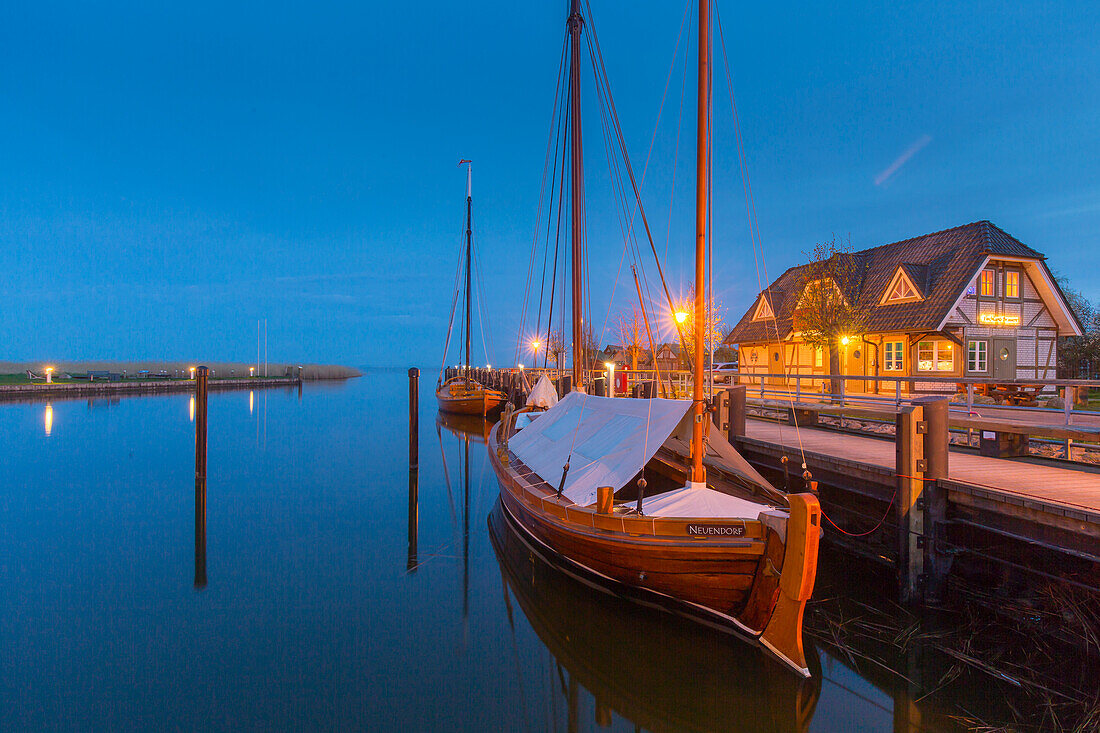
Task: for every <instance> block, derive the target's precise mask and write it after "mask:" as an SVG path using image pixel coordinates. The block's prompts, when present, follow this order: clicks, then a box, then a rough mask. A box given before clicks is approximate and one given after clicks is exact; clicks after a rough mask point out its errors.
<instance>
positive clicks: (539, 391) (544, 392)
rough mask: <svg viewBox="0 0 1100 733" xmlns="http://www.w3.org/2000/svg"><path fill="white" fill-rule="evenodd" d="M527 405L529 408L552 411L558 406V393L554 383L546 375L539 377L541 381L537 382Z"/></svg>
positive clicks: (528, 396)
mask: <svg viewBox="0 0 1100 733" xmlns="http://www.w3.org/2000/svg"><path fill="white" fill-rule="evenodd" d="M526 404H527V406H528V407H542V408H544V409H550V408H551V407H553V406H554V405H556V404H558V392H557V390H555V389H554V383H553V382H551V381H550V377H548V376H546V375H545V374H543V375H542V376H541V377H539V381H537V382H535V386H534V388H533V389H532V390H531V394H529V395H527V402H526Z"/></svg>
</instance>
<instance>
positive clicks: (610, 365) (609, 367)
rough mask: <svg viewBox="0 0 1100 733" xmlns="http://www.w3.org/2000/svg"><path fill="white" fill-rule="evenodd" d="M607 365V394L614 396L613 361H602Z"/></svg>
mask: <svg viewBox="0 0 1100 733" xmlns="http://www.w3.org/2000/svg"><path fill="white" fill-rule="evenodd" d="M603 365H604V366H605V367H607V396H608V397H614V396H615V362H613V361H605V362H604V363H603Z"/></svg>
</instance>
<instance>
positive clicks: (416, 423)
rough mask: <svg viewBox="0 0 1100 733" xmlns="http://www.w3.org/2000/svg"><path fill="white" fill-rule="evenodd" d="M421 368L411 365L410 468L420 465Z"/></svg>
mask: <svg viewBox="0 0 1100 733" xmlns="http://www.w3.org/2000/svg"><path fill="white" fill-rule="evenodd" d="M419 418H420V370H419V369H417V368H416V367H409V468H414V467H418V466H419V465H420V439H419V436H420V419H419Z"/></svg>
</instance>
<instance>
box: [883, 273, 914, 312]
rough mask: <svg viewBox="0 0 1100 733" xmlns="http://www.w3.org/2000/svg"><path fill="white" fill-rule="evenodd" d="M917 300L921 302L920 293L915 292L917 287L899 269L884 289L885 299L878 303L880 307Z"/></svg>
mask: <svg viewBox="0 0 1100 733" xmlns="http://www.w3.org/2000/svg"><path fill="white" fill-rule="evenodd" d="M918 300H922V297H921V294H920V291H918V290H917V286H916V285H914V284H913V281H912V280H910V279H909V276H908V275H906V274H905V270H903V269H901V268H900V267H899V268H898V270H897V272H896V273H894V278H893V279H892V280H891V281H890V286H889V287H888V288H886V294H885V297H883V299H882V301H880V305H882V304H885V303H913V302H916V301H918Z"/></svg>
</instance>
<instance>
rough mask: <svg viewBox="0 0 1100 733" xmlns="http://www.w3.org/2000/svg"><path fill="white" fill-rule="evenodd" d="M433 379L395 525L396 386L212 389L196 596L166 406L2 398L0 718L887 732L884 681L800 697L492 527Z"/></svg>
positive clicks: (184, 401)
mask: <svg viewBox="0 0 1100 733" xmlns="http://www.w3.org/2000/svg"><path fill="white" fill-rule="evenodd" d="M432 381H434V380H432V379H430V378H426V379H425V382H427V383H426V384H425V385H424V389H423V395H422V410H421V418H420V425H421V428H420V470H419V475H418V484H419V486H418V490H419V496H418V499H419V501H418V512H417V513H416V514H414V515H413V516H411V517H410V512H409V484H410V474H409V469H408V463H407V446H408V434H407V432H406V431H407V421H406V414H407V413H406V411H407V404H406V400H407V381H406V376H405V373H404V372H403V371H399V372H378V373H370V374H368V376H367V378H364V379H359V380H355V381H352V382H350V383H347V384H346V385H332V386H316V385H309V384H307V385H306V387H305V391H304V394H303V395H302V396H301V397H299V395H298V393H297V392H296V391H294V390H267V391H257V392H255V393H254V395H252V396H250V394H249V393H248V392H230V393H212V394H211V396H210V402H209V423H210V430H209V479H208V486H207V504H206V519H207V526H206V542H205V556H206V576H207V579H206V585H205V586H204V587H201V588H196V582H195V581H196V577H195V573H196V552H197V550H198V551H201V549H202V548H201V546H200V547H199V548H196V536H195V491H194V424H193V422H191V419H190V417H189V398H188V396H187V395H179V396H164V397H143V398H126V399H121V400H115V401H96V402H89V401H87V400H74V401H54V402H53V403H52V404H49V405H48V406H47V404H46V403H34V404H14V405H13V404H0V440H2V441H3V446H2V452H0V455H2V458H0V461H2V463H0V476H2V477H3V483H4V486H3V490H2V492H0V518H2V520H3V527H2V529H0V588H2V591H0V711H2V718H0V720H2V722H0V727H4V728H8V729H66V730H81V729H99V730H102V729H112V730H116V729H162V728H168V729H183V730H192V729H234V730H237V729H350V728H365V729H384V730H522V731H527V730H531V731H545V730H573V729H577V730H595V729H603V727H604V726H608V725H609V726H610V727H611V729H613V730H626V731H631V730H635V729H637V728H639V727H640V728H644V729H655V730H680V729H687V730H726V729H728V730H768V731H787V730H792V731H794V730H810V731H837V730H869V731H874V730H883V731H890V730H894V729H895V727H894V722H895V711H894V708H895V700H900V701H901V702H899V703H898V704H899V705H904V704H907V703H906V698H905V697H904V694H899V691H898V689H897V685H896V683H891V682H890V681H889V680H890V677H889V675H882V676H880V677H876V676H874V675H869V676H868V677H866V678H864V677H861V676H860V675H859V674H857V673H855V672H853V671H851V669H850V668H849V666H848V665H847V664H846V663H845V662H844V661H843V660H842V659H841V658H840V657H841V656H842V655H841V654H837V655H836V657H834V656H832V655H830V653H829V652H828V651H827V650H826V649H824V648H821V649H817V650H815V651H814V652H813V654H812V656H813V659H814V660H815V661H814V662H813V663H814V664H815V666H816V667H818V668H819V674H818V676H817V677H816V678H815V680H813V681H811V682H808V683H800V682H799V681H798V680H797V679H796V678H794V677H793V676H792V675H790V674H788V673H786V672H785V671H783V670H782V669H779V668H778V667H777V666H776V665H774V664H773V663H771V662H770V661H768V660H766V659H765V658H764V657H763V656H762V655H761V654H760V653H759V652H758V651H757V650H756V649H755V648H753V647H750V646H747V645H744V644H742V643H740V642H738V641H736V640H734V639H732V638H730V637H727V636H724V635H721V634H717V633H711V632H707V631H704V630H702V629H700V628H698V627H695V626H694V625H692V624H690V623H688V622H683V621H680V620H677V619H673V618H670V617H668V616H664V615H662V614H659V613H656V612H654V611H649V610H646V609H642V608H639V607H637V606H634V605H631V604H623V603H621V602H617V601H615V600H613V599H610V598H608V597H606V596H604V595H603V594H600V593H596V592H594V591H591V590H589V589H587V588H585V587H583V586H579V585H577V584H575V583H573V582H572V581H568V580H566V579H564V578H562V577H561V576H560V575H558V574H556V573H555V572H553V571H552V570H550V569H548V568H546V567H543V566H541V565H539V564H538V563H537V562H536V561H534V560H533V559H532V558H531V557H530V556H529V554H527V553H525V551H524V550H523V548H522V547H518V546H517V545H516V543H515V541H514V538H513V537H511V536H510V535H508V534H507V532H504V533H502V532H500V531H499V530H500V527H499V526H496V529H495V530H493V531H491V527H490V525H491V522H490V521H489V518H490V515H491V513H492V511H493V507H494V504H495V502H496V498H497V491H498V489H497V485H496V481H495V479H494V477H493V475H492V472H491V470H490V469H489V467H488V462H487V460H486V454H485V447H484V446H483V445H482V444H481V443H480V442H479V441H480V440H481V439H482V438H481V435H480V434H479V431H478V430H476V429H475V431H474V434H473V435H472V438H471V437H470V436H467V435H465V434H464V433H462V432H461V431H460V430H458V429H456V428H454V427H452V426H446V425H444V426H441V428H440V429H439V434H438V436H437V425H436V412H435V401H434V398H433V397H432V392H431V387H432V385H431V382H432ZM467 451H468V452H467ZM467 465H468V480H467V478H466V476H465V474H466V472H467V468H466V467H467ZM444 466H446V471H445V470H444ZM413 520H415V521H413ZM413 524H415V529H416V538H415V557H413V552H412V549H413V548H411V547H410V542H409V540H410V538H409V530H410V528H411V527H412V526H413ZM467 526H468V533H467V532H466V531H465V528H466V527H467ZM200 544H201V543H200ZM410 567H412V569H411V570H410ZM884 679H885V680H886V681H883V680H884ZM926 722H927V720H926ZM902 729H903V730H904V729H905V728H902Z"/></svg>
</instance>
